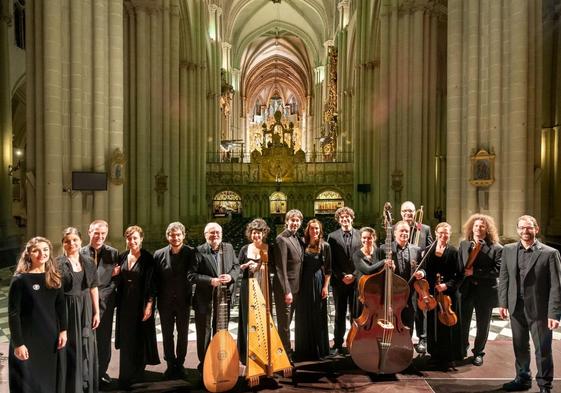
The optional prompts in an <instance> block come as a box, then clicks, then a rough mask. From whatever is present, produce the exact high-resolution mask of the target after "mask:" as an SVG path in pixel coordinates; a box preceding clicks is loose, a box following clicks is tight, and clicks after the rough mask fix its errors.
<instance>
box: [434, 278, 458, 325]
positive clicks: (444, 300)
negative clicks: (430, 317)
mask: <svg viewBox="0 0 561 393" xmlns="http://www.w3.org/2000/svg"><path fill="white" fill-rule="evenodd" d="M440 280H441V277H440V274H437V275H436V285H439V284H440ZM436 301H437V302H438V320H439V321H440V323H442V324H443V325H445V326H454V325H455V324H457V323H458V316H457V315H456V313H455V312H454V310H452V299H451V298H450V296H448V295H445V294H444V293H443V292H438V294H437V295H436Z"/></svg>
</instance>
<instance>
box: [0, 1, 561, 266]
mask: <svg viewBox="0 0 561 393" xmlns="http://www.w3.org/2000/svg"><path fill="white" fill-rule="evenodd" d="M0 4H1V5H0V7H1V8H0V51H1V53H0V137H1V138H0V183H1V190H2V192H0V257H1V258H2V263H3V264H6V263H9V264H13V263H14V262H15V258H16V255H17V254H18V252H19V251H20V249H21V245H22V244H24V243H25V241H26V239H27V238H29V237H32V236H35V235H43V236H46V237H47V238H49V239H51V240H52V241H53V243H54V244H56V245H57V246H58V245H59V244H60V242H59V240H60V238H61V231H62V229H63V228H65V227H67V226H71V225H72V226H75V227H77V228H79V229H81V230H82V232H83V233H85V232H87V226H88V224H89V223H90V222H91V221H92V220H93V219H99V218H101V219H105V220H107V221H108V222H109V224H110V228H111V229H110V234H109V242H110V243H112V244H114V245H115V246H116V247H118V248H120V249H123V247H124V241H123V240H122V233H123V231H124V229H125V228H126V227H127V226H129V225H132V224H136V225H140V226H141V227H142V228H143V229H144V231H145V237H146V239H145V244H146V246H147V247H148V248H152V249H154V248H157V247H159V246H161V244H162V242H163V241H164V231H165V228H166V226H167V224H168V223H169V222H172V221H181V222H183V223H184V224H185V225H186V226H187V227H188V228H189V232H190V233H189V238H190V240H191V241H194V242H201V241H202V240H201V239H202V228H203V226H204V224H205V223H207V222H209V221H218V222H219V223H222V224H224V226H225V236H224V237H225V240H226V241H232V239H229V236H238V237H240V239H241V240H240V241H242V242H243V230H242V228H243V225H244V223H245V222H247V221H248V220H249V219H251V218H255V217H264V218H266V219H267V220H269V222H271V223H272V224H273V225H276V226H277V227H280V226H281V225H282V222H283V217H284V213H286V212H287V211H288V210H290V209H294V208H296V209H300V210H301V211H302V212H303V213H304V216H305V217H314V216H318V217H322V219H325V222H327V223H328V225H330V224H329V223H332V217H333V213H334V212H335V210H336V209H337V208H338V207H341V206H349V207H352V208H353V209H354V210H355V212H356V220H355V221H356V223H355V226H361V225H372V226H375V227H379V226H380V216H381V212H382V209H383V206H384V203H385V202H386V201H389V202H391V204H392V205H393V207H394V210H395V214H394V215H396V216H399V214H398V212H399V205H400V203H401V202H403V201H405V200H410V201H413V202H414V203H415V205H416V206H417V207H418V208H420V207H421V206H422V207H423V213H424V214H423V216H424V223H426V224H429V225H431V226H432V227H434V225H435V224H436V223H437V222H439V221H443V220H446V221H448V222H449V223H450V224H451V225H452V227H453V231H454V237H453V239H455V240H456V241H457V240H458V239H459V238H460V237H461V230H462V228H461V227H462V224H463V222H464V221H465V220H466V219H467V217H469V216H470V215H471V214H473V213H476V212H481V213H486V214H489V215H491V216H493V217H494V219H495V221H496V223H497V226H498V229H499V231H500V234H501V236H502V239H503V240H505V241H507V240H508V239H512V238H515V237H516V230H515V229H516V220H517V218H518V217H519V216H520V215H522V214H531V215H533V216H535V217H536V218H537V220H538V222H539V223H540V234H541V236H542V238H543V239H544V240H546V241H547V242H548V243H550V244H553V245H559V244H561V167H560V166H561V159H560V157H559V155H560V149H561V135H560V130H561V120H560V118H561V26H560V21H561V3H559V2H558V1H557V0H511V1H506V2H505V1H486V0H272V1H271V0H122V1H116V0H89V1H85V0H79V1H75V0H46V1H41V0H2V2H1V3H0ZM330 220H331V221H330ZM226 228H228V230H226ZM326 232H328V230H326ZM229 234H231V235H229ZM84 240H85V239H84Z"/></svg>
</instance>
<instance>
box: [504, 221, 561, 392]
mask: <svg viewBox="0 0 561 393" xmlns="http://www.w3.org/2000/svg"><path fill="white" fill-rule="evenodd" d="M539 231H540V228H539V226H538V222H537V221H536V219H535V218H534V217H532V216H527V215H524V216H521V217H520V218H518V221H517V232H518V236H519V237H520V240H519V241H517V242H516V243H511V244H507V245H506V246H505V247H504V248H503V254H502V258H503V260H502V264H501V271H500V273H499V315H500V317H501V318H502V319H506V318H508V317H509V316H510V327H511V328H512V346H513V347H514V356H515V357H516V360H515V367H516V377H515V378H514V380H512V381H511V382H508V383H505V384H504V385H503V389H504V390H506V391H508V392H512V391H521V390H528V389H530V388H531V386H532V375H531V373H530V344H529V342H528V336H530V335H531V337H532V341H533V342H534V348H535V354H536V366H537V369H538V372H537V374H536V381H537V382H538V385H539V386H540V392H542V393H549V392H551V389H552V383H553V355H552V352H551V343H552V339H553V329H556V328H557V327H559V318H561V284H560V282H561V258H560V256H559V251H557V250H555V249H554V248H551V247H548V246H546V245H545V244H543V243H541V242H540V241H539V240H538V239H537V238H536V235H537V234H538V233H539Z"/></svg>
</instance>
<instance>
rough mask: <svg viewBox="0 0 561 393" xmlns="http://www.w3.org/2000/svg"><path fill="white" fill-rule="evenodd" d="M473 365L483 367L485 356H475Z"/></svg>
mask: <svg viewBox="0 0 561 393" xmlns="http://www.w3.org/2000/svg"><path fill="white" fill-rule="evenodd" d="M471 364H473V365H474V366H477V367H479V366H481V365H483V356H481V355H477V356H474V357H473V360H472V361H471Z"/></svg>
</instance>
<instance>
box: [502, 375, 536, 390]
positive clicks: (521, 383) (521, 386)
mask: <svg viewBox="0 0 561 393" xmlns="http://www.w3.org/2000/svg"><path fill="white" fill-rule="evenodd" d="M531 387H532V381H528V380H526V381H525V380H522V379H520V378H515V379H513V380H512V381H510V382H507V383H505V384H504V385H503V389H504V390H506V391H507V392H521V391H523V390H529V389H530V388H531Z"/></svg>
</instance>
